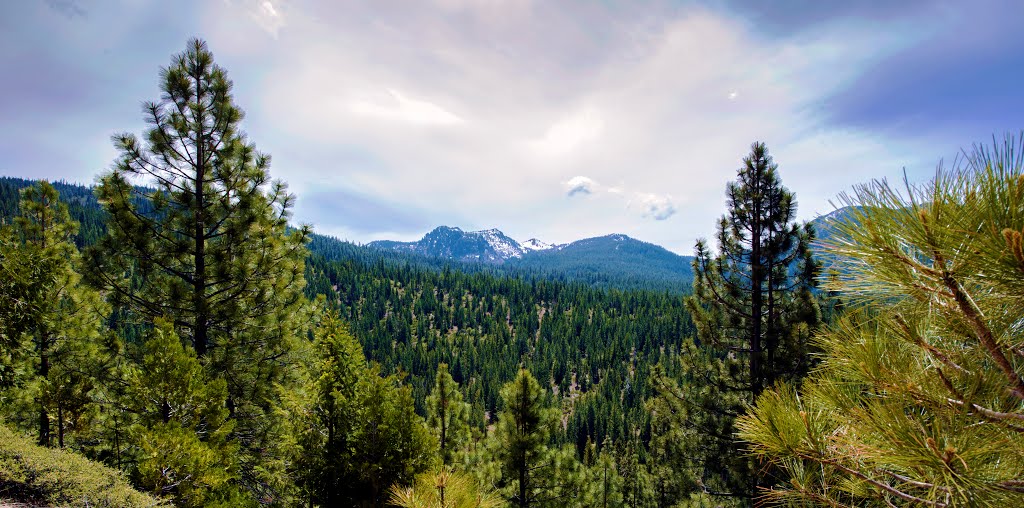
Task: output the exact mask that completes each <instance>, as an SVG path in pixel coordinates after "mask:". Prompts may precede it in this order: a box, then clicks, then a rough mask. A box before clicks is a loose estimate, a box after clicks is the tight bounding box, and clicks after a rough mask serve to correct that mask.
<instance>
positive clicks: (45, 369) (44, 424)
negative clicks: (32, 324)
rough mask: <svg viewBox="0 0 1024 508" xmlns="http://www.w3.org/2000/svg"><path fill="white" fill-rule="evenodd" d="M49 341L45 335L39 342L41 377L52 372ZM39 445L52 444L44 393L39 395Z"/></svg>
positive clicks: (44, 377) (43, 377)
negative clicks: (48, 350)
mask: <svg viewBox="0 0 1024 508" xmlns="http://www.w3.org/2000/svg"><path fill="white" fill-rule="evenodd" d="M48 341H49V338H48V337H46V336H45V335H44V336H43V337H41V339H40V343H39V377H41V378H42V379H46V377H47V376H48V375H49V374H50V358H49V357H48V356H47V354H46V344H47V342H48ZM39 445H40V446H50V414H49V413H48V412H47V411H46V398H45V397H44V396H43V395H42V394H40V397H39Z"/></svg>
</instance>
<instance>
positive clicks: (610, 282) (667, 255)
mask: <svg viewBox="0 0 1024 508" xmlns="http://www.w3.org/2000/svg"><path fill="white" fill-rule="evenodd" d="M368 246H369V247H372V248H376V249H382V250H388V251H395V252H403V253H409V254H416V255H420V256H426V257H430V258H441V259H447V260H451V261H457V262H464V263H484V264H489V265H501V267H502V268H503V269H508V270H526V271H530V272H540V273H544V274H548V275H555V276H557V277H558V278H564V279H566V280H578V281H584V282H587V283H589V284H593V285H600V286H611V287H650V288H659V289H674V290H677V291H687V290H688V289H689V287H690V285H691V283H692V281H693V271H692V268H691V262H692V261H693V258H692V257H689V256H680V255H678V254H675V253H673V252H670V251H668V250H666V249H665V248H663V247H659V246H657V245H654V244H650V243H647V242H642V241H640V240H637V239H635V238H630V237H628V236H626V235H621V234H614V235H607V236H601V237H597V238H587V239H583V240H578V241H575V242H572V243H568V244H550V243H545V242H542V241H540V240H537V239H536V238H531V239H529V240H527V241H525V242H518V241H516V240H515V239H513V238H510V237H509V236H508V235H506V234H504V233H502V232H501V231H500V230H497V229H487V230H483V231H463V230H462V229H460V228H457V227H448V226H441V227H438V228H435V229H434V230H433V231H430V232H429V233H427V234H426V235H424V236H423V238H421V239H420V240H418V241H415V242H395V241H376V242H371V243H369V244H368Z"/></svg>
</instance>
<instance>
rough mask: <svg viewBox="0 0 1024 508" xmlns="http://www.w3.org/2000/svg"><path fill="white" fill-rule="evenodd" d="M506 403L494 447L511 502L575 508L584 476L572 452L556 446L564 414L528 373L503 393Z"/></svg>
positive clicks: (513, 503) (502, 483) (504, 489)
mask: <svg viewBox="0 0 1024 508" xmlns="http://www.w3.org/2000/svg"><path fill="white" fill-rule="evenodd" d="M501 399H502V402H503V404H504V406H503V409H502V411H501V412H500V413H499V414H498V424H497V426H496V427H495V430H494V433H493V435H492V436H491V446H492V447H493V451H492V453H493V456H494V457H495V459H496V460H497V462H498V463H499V464H500V466H501V479H500V480H499V482H498V484H499V486H500V487H501V488H502V492H503V494H504V496H505V498H506V499H507V500H508V501H509V502H510V503H511V504H512V505H513V506H518V507H521V508H525V507H529V506H534V507H536V506H566V505H571V503H572V502H573V500H574V499H575V498H574V496H575V495H578V494H579V493H580V490H581V480H582V471H581V465H580V464H579V462H578V461H577V460H576V458H575V455H576V454H575V452H574V451H573V450H572V448H571V447H569V446H568V445H567V446H566V447H565V448H562V449H558V448H555V447H553V446H551V440H552V438H553V437H554V434H555V432H556V431H557V426H558V410H557V409H556V408H553V407H550V406H549V404H548V403H547V397H546V395H545V393H544V390H543V389H542V388H541V387H540V384H539V383H537V380H536V379H535V378H534V377H533V375H532V374H530V372H529V371H527V370H525V369H520V370H519V374H518V375H516V377H515V379H513V380H512V381H510V382H509V383H508V384H506V385H505V386H504V387H503V388H502V389H501Z"/></svg>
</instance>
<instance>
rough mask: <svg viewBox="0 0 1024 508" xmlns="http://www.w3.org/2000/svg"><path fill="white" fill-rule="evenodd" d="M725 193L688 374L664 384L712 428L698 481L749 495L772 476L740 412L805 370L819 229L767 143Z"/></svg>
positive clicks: (700, 249)
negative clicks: (747, 450) (748, 444)
mask: <svg viewBox="0 0 1024 508" xmlns="http://www.w3.org/2000/svg"><path fill="white" fill-rule="evenodd" d="M726 197H727V206H728V210H727V212H726V214H725V216H723V217H722V219H721V220H720V221H719V224H718V233H717V238H716V239H717V241H718V253H717V254H713V253H712V252H711V251H710V249H709V248H708V246H707V244H706V242H705V241H703V240H701V241H698V242H697V247H696V255H695V260H694V263H693V266H694V277H695V279H694V293H693V295H692V296H691V297H689V298H688V299H687V301H686V306H687V308H688V309H689V310H690V312H691V314H692V316H693V321H694V324H695V325H696V327H697V341H696V342H697V347H696V348H694V351H693V354H690V355H687V361H689V363H690V364H689V365H687V366H684V368H683V372H685V373H686V376H687V379H685V380H683V382H682V383H680V384H679V385H678V386H677V385H675V384H672V383H662V384H661V387H662V390H661V393H662V397H665V398H666V400H667V401H668V402H669V403H668V404H666V407H676V409H675V410H674V413H675V414H676V415H677V416H678V418H679V419H680V420H681V424H683V425H689V426H695V427H697V429H696V430H697V432H698V434H701V435H704V436H705V438H706V439H703V440H701V442H700V443H699V444H697V445H696V446H697V447H698V448H697V450H693V451H691V453H690V454H689V456H690V457H693V458H695V459H696V464H697V465H696V466H695V470H694V471H690V473H692V476H691V477H695V478H696V484H697V485H698V487H699V488H700V489H701V490H702V491H703V492H704V493H707V494H711V495H726V496H729V497H733V498H739V499H743V498H749V497H750V496H752V495H754V494H755V492H756V490H757V487H758V486H760V485H764V484H765V483H767V482H769V480H768V479H766V478H765V477H764V471H763V470H760V469H755V468H753V467H752V464H750V462H749V461H748V460H746V459H745V458H744V455H743V453H742V445H741V444H740V443H739V442H738V441H737V440H736V439H735V438H734V433H735V430H734V423H735V419H736V417H737V416H739V414H740V413H741V412H742V409H743V407H744V405H746V404H749V403H752V402H753V401H754V398H755V397H757V395H759V394H760V393H761V392H762V391H763V390H764V389H765V388H766V387H769V386H772V385H773V384H774V383H775V382H777V381H780V380H791V379H796V378H799V377H801V376H803V375H804V374H806V372H807V369H808V368H809V365H808V339H809V337H810V332H811V330H813V329H814V328H815V327H816V326H817V324H818V321H819V319H820V312H819V310H818V307H817V304H816V300H815V298H814V296H813V293H812V290H813V288H814V286H815V276H816V273H817V271H818V267H817V265H816V263H815V262H814V260H813V258H812V257H811V253H810V249H809V243H810V242H811V241H812V240H813V236H814V233H813V230H812V229H811V227H810V226H809V225H805V226H804V227H800V226H798V225H797V224H796V223H795V219H796V201H795V199H794V196H793V194H792V193H791V192H790V191H789V190H788V189H786V188H785V187H783V185H782V182H781V180H780V179H779V174H778V166H777V165H776V164H775V162H774V161H773V160H772V157H771V155H769V154H768V149H767V147H766V146H765V145H764V144H763V143H754V144H753V145H751V149H750V154H749V155H747V156H746V157H745V158H744V159H743V166H742V167H741V168H740V169H739V171H738V173H737V179H736V181H735V182H730V183H729V185H728V187H727V189H726Z"/></svg>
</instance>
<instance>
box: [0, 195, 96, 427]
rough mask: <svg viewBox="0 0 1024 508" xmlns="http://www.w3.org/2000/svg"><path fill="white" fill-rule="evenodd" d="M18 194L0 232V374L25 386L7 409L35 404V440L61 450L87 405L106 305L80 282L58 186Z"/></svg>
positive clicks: (73, 225) (71, 229) (72, 224)
mask: <svg viewBox="0 0 1024 508" xmlns="http://www.w3.org/2000/svg"><path fill="white" fill-rule="evenodd" d="M21 196H22V197H21V203H20V210H21V213H20V215H19V216H18V217H16V218H15V221H14V224H13V225H12V226H5V227H4V228H3V231H2V232H0V272H2V276H0V279H2V280H3V282H0V289H2V293H0V336H2V337H3V339H4V346H5V348H4V350H5V353H4V365H3V368H2V369H0V375H2V376H3V381H4V382H5V384H8V385H11V384H19V383H20V384H21V385H22V386H20V388H19V389H15V390H14V392H15V393H14V394H13V395H14V396H13V397H10V398H11V399H13V400H15V401H18V400H19V399H20V400H21V401H23V402H24V403H23V404H17V403H15V404H12V406H19V405H20V406H21V409H22V411H18V408H16V407H9V408H8V411H12V410H13V411H15V412H17V413H21V414H24V413H25V412H26V411H24V410H27V409H28V408H29V407H31V408H33V409H32V412H34V413H35V421H36V422H37V425H36V429H37V438H38V442H39V444H41V445H45V446H49V445H51V444H52V443H53V438H54V437H56V438H57V444H58V445H59V446H61V447H63V446H64V444H65V442H64V441H65V431H66V430H69V429H73V428H75V427H77V425H76V424H75V423H76V422H77V421H78V420H79V419H80V417H82V416H83V414H84V412H85V411H86V408H87V407H88V406H89V405H90V404H91V398H90V394H89V392H91V391H92V388H93V384H92V377H93V375H94V372H92V371H91V370H90V366H91V360H92V357H93V356H95V355H94V354H93V353H94V349H95V347H96V343H98V342H99V330H100V325H101V323H102V320H103V318H104V316H105V314H106V312H107V310H106V307H105V306H104V305H103V303H102V301H101V299H100V296H99V294H98V293H97V292H95V291H92V290H90V289H89V288H87V287H84V286H82V285H80V284H79V280H80V276H79V274H78V263H79V257H78V249H77V248H76V247H75V245H74V242H73V238H74V235H75V232H76V231H77V227H78V225H77V223H75V222H74V221H72V220H71V218H70V216H69V214H68V208H67V205H65V204H64V203H62V202H60V201H59V199H58V198H59V196H58V194H57V191H56V189H54V188H53V186H52V185H50V184H49V183H47V182H41V183H39V184H38V185H37V186H35V187H28V188H26V189H25V190H24V191H23V192H22V195H21ZM26 362H27V365H26ZM26 370H27V371H28V372H30V373H25V371H26ZM19 371H21V372H22V375H20V376H19V375H17V373H18V372H19ZM26 399H31V400H26ZM54 413H56V414H54ZM11 416H12V415H10V414H9V418H10V417H11ZM14 417H15V418H18V416H16V415H15V416H14ZM54 419H56V424H57V429H56V430H57V436H54V435H53V428H52V425H53V423H54V421H53V420H54Z"/></svg>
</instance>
